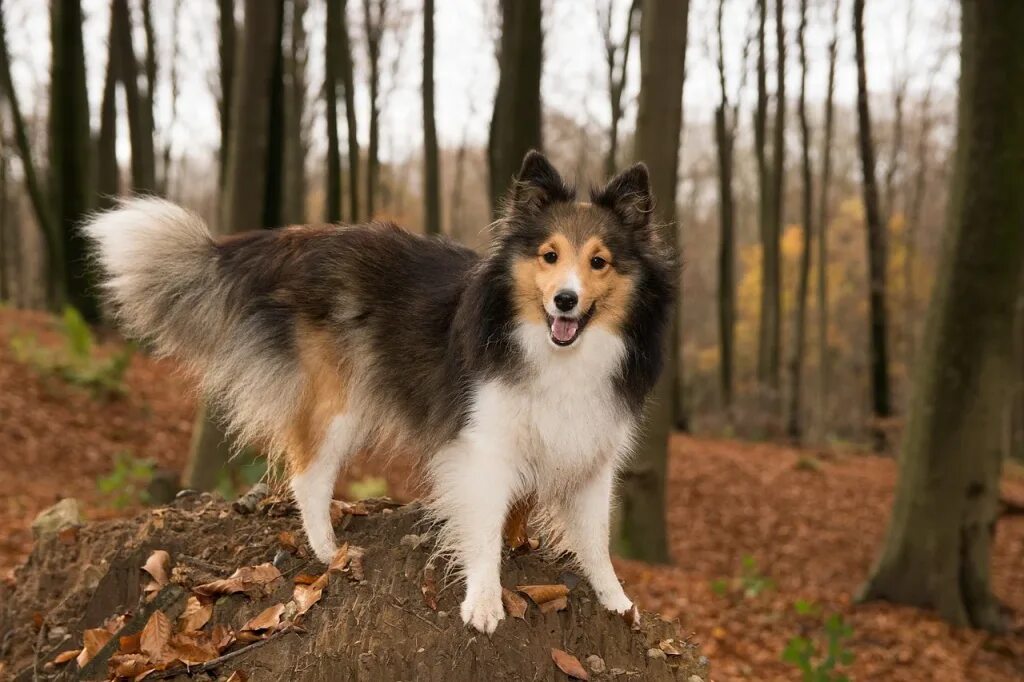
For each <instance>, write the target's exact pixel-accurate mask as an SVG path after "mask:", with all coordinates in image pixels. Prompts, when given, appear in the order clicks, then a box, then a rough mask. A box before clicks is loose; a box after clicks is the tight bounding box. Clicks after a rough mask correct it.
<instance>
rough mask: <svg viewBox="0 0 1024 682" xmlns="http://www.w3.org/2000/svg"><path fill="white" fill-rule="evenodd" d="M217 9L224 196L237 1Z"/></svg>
mask: <svg viewBox="0 0 1024 682" xmlns="http://www.w3.org/2000/svg"><path fill="white" fill-rule="evenodd" d="M217 7H218V12H219V14H218V19H217V21H218V24H219V29H220V44H219V46H218V47H219V51H220V56H219V59H220V99H219V101H218V103H217V104H218V107H217V112H218V114H219V115H220V152H219V161H220V171H219V172H220V175H219V185H220V190H221V195H222V196H223V192H224V182H225V180H226V178H227V171H228V146H229V143H230V141H231V108H232V104H231V103H232V96H231V95H232V92H231V91H232V88H233V83H234V82H235V59H236V57H237V55H236V54H235V53H236V52H237V50H238V25H237V24H236V23H235V0H217Z"/></svg>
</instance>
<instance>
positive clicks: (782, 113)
mask: <svg viewBox="0 0 1024 682" xmlns="http://www.w3.org/2000/svg"><path fill="white" fill-rule="evenodd" d="M775 42H776V48H777V58H776V67H775V79H776V89H775V121H774V122H773V140H772V171H771V181H772V185H771V194H770V197H771V199H770V202H771V203H770V209H771V215H770V216H769V218H770V222H769V225H770V230H769V233H768V241H767V242H766V243H765V249H766V251H765V252H764V270H763V276H764V287H765V292H764V296H763V300H764V302H765V304H766V306H767V307H766V309H765V314H764V317H763V324H765V325H766V326H767V329H766V331H765V342H766V344H767V347H766V348H765V351H764V353H765V363H766V365H765V369H764V373H765V379H766V380H767V384H768V386H769V387H771V389H772V394H773V395H772V399H773V401H774V400H777V399H778V393H779V378H780V377H779V374H780V369H781V365H782V363H781V360H782V257H781V250H780V246H779V242H780V240H781V238H782V227H783V223H784V216H785V199H786V25H785V23H784V22H783V0H775Z"/></svg>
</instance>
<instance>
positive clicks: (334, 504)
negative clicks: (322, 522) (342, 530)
mask: <svg viewBox="0 0 1024 682" xmlns="http://www.w3.org/2000/svg"><path fill="white" fill-rule="evenodd" d="M369 513H370V510H369V509H368V508H367V506H366V505H365V504H363V503H362V502H345V501H344V500H331V522H332V523H337V522H338V521H340V520H341V517H343V516H345V515H348V516H367V515H368V514H369Z"/></svg>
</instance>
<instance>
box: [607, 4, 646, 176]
mask: <svg viewBox="0 0 1024 682" xmlns="http://www.w3.org/2000/svg"><path fill="white" fill-rule="evenodd" d="M613 6H614V0H603V1H599V2H598V5H597V21H598V25H599V28H600V30H601V38H602V40H603V42H604V59H605V65H606V66H607V67H608V105H609V108H610V110H611V119H612V120H611V128H610V129H609V131H608V154H607V155H606V156H605V160H604V172H605V175H607V176H608V177H611V176H613V175H615V172H616V170H617V168H618V158H619V124H620V123H621V122H622V116H623V114H624V113H625V112H624V107H623V105H622V93H623V92H624V91H625V89H626V74H627V73H628V69H629V53H630V48H631V47H632V45H633V37H634V35H635V34H636V31H637V20H638V19H639V17H640V0H632V2H630V4H629V13H628V14H627V15H626V31H625V33H624V34H623V36H622V38H621V40H616V39H615V34H614V32H613V30H612V8H613Z"/></svg>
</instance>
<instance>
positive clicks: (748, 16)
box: [5, 0, 959, 161]
mask: <svg viewBox="0 0 1024 682" xmlns="http://www.w3.org/2000/svg"><path fill="white" fill-rule="evenodd" d="M629 1H630V0H545V2H544V31H545V38H544V45H543V49H544V71H543V77H542V99H543V103H544V107H545V108H546V109H556V110H558V111H559V112H561V113H563V114H567V115H569V116H571V117H573V118H574V119H576V120H577V121H579V122H580V123H585V124H589V125H590V126H592V127H596V129H600V130H603V129H604V128H605V127H606V126H607V124H608V121H609V117H610V114H609V107H608V104H607V95H606V92H605V79H606V71H605V64H604V57H603V46H602V40H601V34H600V30H599V26H598V20H597V7H598V6H599V5H606V4H607V3H608V2H611V3H612V12H613V17H614V22H615V26H614V28H615V30H616V32H617V34H618V35H621V33H622V31H623V30H624V26H625V21H626V12H627V9H628V5H629ZM717 2H718V0H692V3H691V14H690V35H689V47H688V52H687V81H686V84H685V88H684V117H685V119H686V120H687V122H689V123H698V122H701V121H709V120H710V119H711V116H712V115H713V111H714V107H715V106H716V104H717V102H718V98H719V87H718V75H717V71H716V67H715V64H714V61H713V56H712V55H713V54H714V53H715V50H716V46H715V42H714V41H715V31H714V23H715V13H716V8H717ZM725 2H726V11H725V21H724V26H725V31H724V33H725V51H726V61H727V71H728V78H729V83H730V87H731V88H733V89H734V90H735V88H736V87H737V85H738V84H739V82H740V73H741V64H740V55H741V52H742V47H743V43H744V41H745V40H746V36H748V35H749V34H750V31H751V30H752V28H754V26H753V23H752V22H753V20H754V18H755V14H756V9H755V0H725ZM840 2H841V10H840V23H841V26H840V34H839V45H840V62H839V69H838V71H837V80H836V100H837V102H838V103H839V104H840V105H843V104H846V105H852V104H853V102H854V101H855V98H856V71H855V65H854V61H853V51H854V50H853V38H852V34H851V31H850V22H851V16H852V0H840ZM176 4H177V3H176V2H175V0H152V6H153V11H154V16H155V23H156V31H157V42H158V51H159V57H160V62H159V63H160V66H161V68H162V73H161V77H160V82H159V87H158V90H157V93H156V106H157V111H156V119H157V120H156V123H157V129H158V131H160V134H161V136H163V135H169V137H170V140H171V142H172V146H173V149H174V154H175V156H179V155H183V154H188V155H190V156H194V157H198V158H201V157H210V158H212V154H213V151H214V150H215V149H216V147H217V145H218V144H219V130H220V128H219V124H218V121H217V114H216V101H215V99H214V94H213V93H214V88H213V87H212V85H213V84H215V83H216V60H217V3H216V0H183V2H182V4H181V10H180V14H179V15H178V16H179V20H178V24H177V26H176V29H177V30H175V25H174V20H173V17H174V14H175V6H176ZM239 4H241V3H239ZM310 4H311V8H310V11H309V13H308V14H307V16H306V22H305V25H306V27H307V31H308V35H309V41H310V51H311V54H310V66H309V78H308V80H309V87H310V89H309V94H308V100H309V102H310V104H311V106H312V107H313V108H312V109H311V116H312V118H311V120H312V121H313V148H314V150H316V149H318V148H320V149H322V146H323V142H322V140H323V113H322V112H323V105H322V102H321V101H320V100H319V99H318V97H317V94H318V93H319V91H320V88H321V85H322V79H323V64H322V54H323V45H324V36H323V33H324V27H323V20H324V10H323V7H322V3H321V2H320V0H310ZM808 4H809V18H808V30H807V50H808V54H809V60H810V62H811V67H810V72H809V74H808V95H809V99H810V101H811V103H812V104H811V106H812V107H813V106H814V103H815V102H820V101H822V100H823V99H824V95H825V87H826V80H827V48H828V42H829V40H830V38H831V30H832V29H831V25H832V23H831V12H832V5H833V0H808ZM348 5H349V15H350V18H349V31H350V34H351V35H352V37H353V39H354V41H355V42H354V47H355V49H356V54H355V59H356V69H357V79H358V78H359V77H360V76H361V75H362V74H365V62H366V57H365V45H364V42H363V40H362V35H363V25H362V20H361V7H362V3H361V2H360V0H352V1H350V2H349V3H348ZM436 5H437V10H436V15H435V26H436V29H435V30H436V48H435V49H436V57H435V83H436V93H437V95H436V101H437V105H436V106H437V110H436V119H437V128H438V136H439V140H440V144H441V145H442V146H450V147H454V146H457V145H459V144H461V143H462V142H463V141H464V140H465V141H467V142H469V143H471V144H473V143H476V144H483V143H484V142H485V141H486V138H487V127H488V122H489V120H490V116H491V106H492V101H493V97H494V92H495V89H496V87H497V79H498V73H497V64H496V61H495V41H496V38H497V36H498V26H499V13H498V9H497V2H496V0H437V2H436ZM5 7H6V15H5V16H6V19H7V26H8V32H9V36H8V39H9V43H10V51H11V54H12V66H13V71H14V80H15V84H16V87H17V88H18V89H19V94H20V95H21V97H22V106H23V107H24V108H25V109H26V110H28V111H33V110H35V111H39V112H43V111H45V99H44V98H45V91H46V84H47V81H48V74H47V69H48V64H49V25H48V17H47V3H45V2H41V1H40V0H7V2H5ZM392 7H393V14H392V16H393V17H395V22H396V23H397V24H398V25H399V28H398V29H397V30H396V31H392V32H389V33H388V34H387V35H386V37H385V42H384V45H383V48H382V52H383V56H382V60H383V63H382V71H383V78H382V92H384V93H386V94H385V100H386V101H385V103H384V108H383V111H382V121H381V126H382V149H381V154H382V157H383V158H384V160H386V161H387V160H400V159H401V158H403V157H405V156H406V155H408V154H413V153H415V152H416V150H417V149H418V148H419V147H420V145H421V144H422V130H421V125H422V124H421V116H422V114H421V108H420V74H421V57H420V55H421V49H422V39H421V26H422V19H421V14H420V7H421V0H392ZM83 11H84V13H85V26H84V37H85V46H86V68H87V78H88V82H89V96H90V101H91V106H92V109H93V116H94V121H93V123H94V127H96V126H98V116H99V112H98V110H99V99H100V96H101V94H102V89H103V76H104V69H105V66H106V59H107V50H106V40H107V32H108V27H109V0H83ZM771 11H772V10H771V9H769V12H770V13H771ZM798 11H799V6H798V3H797V2H795V0H789V2H788V9H787V14H786V19H785V22H786V26H787V35H788V40H787V43H788V50H787V79H788V81H787V87H788V90H789V92H790V93H793V94H794V95H795V93H796V91H797V84H798V78H799V63H798V61H797V49H796V28H797V24H798V22H799V16H798ZM958 21H959V18H958V11H957V8H956V3H955V2H954V1H953V0H868V2H867V10H866V17H865V24H866V30H865V35H866V54H867V65H868V85H869V90H870V91H871V92H872V94H874V95H879V94H884V93H885V92H886V91H889V90H890V89H891V87H892V85H893V83H894V82H896V81H897V80H900V79H903V78H906V80H907V83H908V88H909V90H910V92H911V93H912V94H913V93H915V92H918V93H919V92H921V91H923V90H924V89H925V88H926V87H927V85H928V83H929V81H931V83H932V87H933V88H934V89H935V91H936V92H937V93H938V94H939V95H943V94H946V95H949V96H952V95H953V94H954V93H955V90H956V80H957V76H958V59H957V58H956V55H957V49H958V37H957V30H958V28H959V26H958ZM140 23H141V22H138V21H137V22H136V24H137V27H138V31H139V33H138V35H137V36H136V51H137V53H139V54H140V55H141V48H142V45H143V36H142V35H141V27H140V26H139V25H140ZM769 34H770V35H769V41H768V42H769V46H768V50H769V56H770V59H769V70H770V71H771V70H773V68H774V67H773V65H772V64H773V62H774V58H773V57H771V55H773V54H774V31H773V28H772V26H771V21H769ZM174 49H177V50H178V53H179V55H180V57H179V59H180V61H179V79H180V81H179V89H180V96H179V99H178V111H177V114H176V115H175V114H174V112H173V110H172V107H171V97H170V86H169V78H168V76H169V73H168V68H169V67H168V65H169V63H170V56H171V54H172V51H173V50H174ZM751 55H753V51H752V52H751ZM638 57H639V50H637V49H634V51H633V55H632V57H631V62H630V68H629V75H628V80H627V88H626V92H625V95H624V100H625V102H626V104H627V111H626V120H625V128H626V129H627V130H628V129H631V128H632V126H633V121H634V118H635V109H636V106H635V100H636V94H637V86H638V82H637V81H638V79H639V59H638ZM752 64H753V60H752V59H751V62H750V65H751V66H752ZM363 81H365V77H363ZM753 86H754V79H753V77H748V79H747V83H746V88H745V91H744V93H743V97H742V101H743V102H744V103H745V104H746V105H747V106H748V107H749V104H750V103H751V101H752V95H753V92H752V91H753ZM773 87H774V86H773V84H772V83H771V81H770V83H769V88H770V89H773ZM732 96H734V95H732ZM357 108H358V109H359V120H360V131H359V137H360V140H361V142H362V143H363V144H364V145H365V143H366V139H367V137H368V130H367V118H368V116H367V111H368V109H369V99H368V96H367V92H366V87H365V82H363V83H361V84H360V85H359V86H357ZM123 118H124V117H122V119H123ZM120 138H121V141H122V144H124V145H126V144H127V142H126V139H127V135H121V136H120ZM119 153H121V154H124V155H126V154H127V148H125V149H122V150H119Z"/></svg>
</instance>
